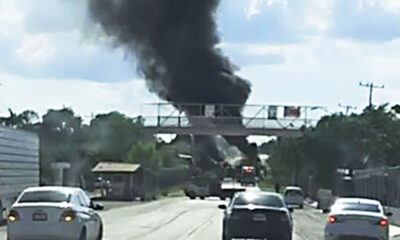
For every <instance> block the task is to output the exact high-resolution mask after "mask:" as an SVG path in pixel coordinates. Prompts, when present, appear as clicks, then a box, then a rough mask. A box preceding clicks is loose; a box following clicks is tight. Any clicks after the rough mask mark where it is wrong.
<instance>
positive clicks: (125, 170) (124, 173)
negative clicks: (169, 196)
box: [92, 162, 157, 200]
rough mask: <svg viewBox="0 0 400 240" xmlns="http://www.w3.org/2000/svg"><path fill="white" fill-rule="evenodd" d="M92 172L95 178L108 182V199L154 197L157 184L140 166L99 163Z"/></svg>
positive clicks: (147, 171) (152, 175) (144, 198)
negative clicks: (109, 189)
mask: <svg viewBox="0 0 400 240" xmlns="http://www.w3.org/2000/svg"><path fill="white" fill-rule="evenodd" d="M92 172H93V173H94V174H95V175H96V177H101V178H102V179H104V180H106V181H110V188H111V191H110V192H109V193H108V194H107V197H106V198H108V199H115V200H134V199H136V198H140V199H141V200H148V199H150V198H152V197H153V196H154V195H155V191H156V187H157V183H156V178H155V176H154V174H153V173H152V172H151V171H149V170H146V169H144V168H142V167H141V166H140V164H131V163H119V162H99V163H98V164H97V165H96V166H95V167H94V168H93V169H92Z"/></svg>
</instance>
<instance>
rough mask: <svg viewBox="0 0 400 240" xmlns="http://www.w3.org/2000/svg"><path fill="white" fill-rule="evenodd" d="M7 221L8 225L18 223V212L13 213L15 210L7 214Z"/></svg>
mask: <svg viewBox="0 0 400 240" xmlns="http://www.w3.org/2000/svg"><path fill="white" fill-rule="evenodd" d="M7 220H8V222H10V223H13V222H16V221H18V220H19V214H18V212H17V211H15V210H11V211H10V212H9V213H8V216H7Z"/></svg>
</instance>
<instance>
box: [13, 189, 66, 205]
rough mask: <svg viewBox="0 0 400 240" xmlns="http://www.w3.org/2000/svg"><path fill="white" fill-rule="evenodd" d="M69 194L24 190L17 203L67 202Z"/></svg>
mask: <svg viewBox="0 0 400 240" xmlns="http://www.w3.org/2000/svg"><path fill="white" fill-rule="evenodd" d="M70 199H71V194H67V193H64V192H59V191H35V192H33V191H32V192H25V193H24V194H23V195H22V196H21V198H20V199H19V201H18V203H61V202H69V201H70Z"/></svg>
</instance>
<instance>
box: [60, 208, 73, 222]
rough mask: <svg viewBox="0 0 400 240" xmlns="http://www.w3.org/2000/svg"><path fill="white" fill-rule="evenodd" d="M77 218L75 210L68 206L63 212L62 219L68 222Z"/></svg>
mask: <svg viewBox="0 0 400 240" xmlns="http://www.w3.org/2000/svg"><path fill="white" fill-rule="evenodd" d="M75 218H76V214H75V212H74V211H73V210H72V209H70V208H67V209H65V210H64V212H63V213H62V214H61V217H60V221H62V222H66V223H70V222H72V221H73V220H74V219H75Z"/></svg>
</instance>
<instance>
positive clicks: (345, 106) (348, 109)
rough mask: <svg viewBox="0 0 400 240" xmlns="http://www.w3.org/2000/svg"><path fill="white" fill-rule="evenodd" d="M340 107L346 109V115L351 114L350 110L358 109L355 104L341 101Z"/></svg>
mask: <svg viewBox="0 0 400 240" xmlns="http://www.w3.org/2000/svg"><path fill="white" fill-rule="evenodd" d="M339 107H341V108H345V109H346V116H347V115H349V112H350V110H356V109H357V107H355V106H351V105H342V104H341V103H339Z"/></svg>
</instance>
